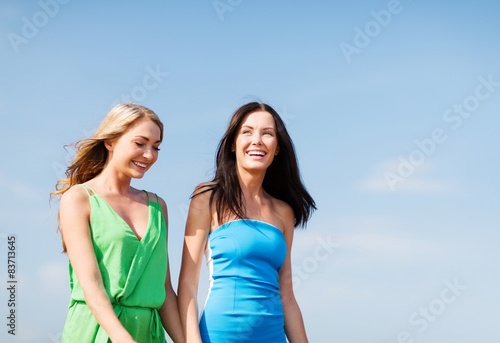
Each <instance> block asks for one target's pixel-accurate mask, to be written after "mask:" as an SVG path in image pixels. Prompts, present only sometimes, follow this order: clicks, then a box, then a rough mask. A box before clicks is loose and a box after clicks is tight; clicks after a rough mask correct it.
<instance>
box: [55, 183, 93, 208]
mask: <svg viewBox="0 0 500 343" xmlns="http://www.w3.org/2000/svg"><path fill="white" fill-rule="evenodd" d="M88 199H89V195H88V193H87V191H86V190H85V189H84V188H83V187H81V186H76V187H71V188H70V189H68V190H67V191H66V192H64V194H63V196H62V197H61V206H62V207H68V206H85V205H88V204H89V200H88Z"/></svg>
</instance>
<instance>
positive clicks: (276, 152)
mask: <svg viewBox="0 0 500 343" xmlns="http://www.w3.org/2000/svg"><path fill="white" fill-rule="evenodd" d="M279 152H280V146H279V145H278V146H277V147H276V151H275V152H274V156H278V153H279Z"/></svg>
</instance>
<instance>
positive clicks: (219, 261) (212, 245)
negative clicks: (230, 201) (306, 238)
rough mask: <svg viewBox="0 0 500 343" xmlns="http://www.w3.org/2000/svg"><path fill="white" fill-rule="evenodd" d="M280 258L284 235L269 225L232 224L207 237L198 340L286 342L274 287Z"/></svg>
mask: <svg viewBox="0 0 500 343" xmlns="http://www.w3.org/2000/svg"><path fill="white" fill-rule="evenodd" d="M285 256H286V241H285V237H284V235H283V233H282V232H281V230H280V229H278V228H277V227H275V226H273V225H271V224H267V223H264V222H261V221H256V220H248V219H244V220H235V221H231V222H228V223H226V224H224V225H222V226H220V227H219V228H217V229H216V230H214V231H213V232H211V233H210V235H209V240H208V244H207V251H206V257H207V261H208V262H207V264H208V268H209V273H210V280H209V281H210V288H209V291H208V292H209V293H208V296H207V301H206V304H205V308H204V310H203V313H202V316H201V318H200V323H199V327H200V334H201V338H202V341H203V342H205V343H206V342H211V343H222V342H283V343H285V342H286V337H285V330H284V315H283V307H282V305H281V298H280V291H279V284H278V271H279V270H280V269H281V266H282V265H283V262H284V260H285Z"/></svg>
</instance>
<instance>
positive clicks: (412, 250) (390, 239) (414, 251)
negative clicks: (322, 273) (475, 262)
mask: <svg viewBox="0 0 500 343" xmlns="http://www.w3.org/2000/svg"><path fill="white" fill-rule="evenodd" d="M336 240H337V241H338V242H339V244H340V247H341V248H343V249H356V250H362V251H365V252H368V253H371V254H373V255H377V256H380V257H391V258H397V259H410V258H419V257H421V256H429V255H436V254H440V253H442V252H443V249H444V248H443V247H442V246H439V245H437V244H435V243H432V242H428V241H424V240H420V239H415V238H404V237H395V236H389V235H382V234H372V233H362V234H355V235H349V236H344V237H338V238H337V239H336Z"/></svg>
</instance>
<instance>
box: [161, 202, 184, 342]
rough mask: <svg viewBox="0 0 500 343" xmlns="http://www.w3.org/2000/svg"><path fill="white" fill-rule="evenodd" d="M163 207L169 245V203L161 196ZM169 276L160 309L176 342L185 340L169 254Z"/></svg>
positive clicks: (167, 328)
mask: <svg viewBox="0 0 500 343" xmlns="http://www.w3.org/2000/svg"><path fill="white" fill-rule="evenodd" d="M160 204H161V209H162V212H163V217H164V218H165V226H166V228H167V246H168V214H167V205H166V204H165V201H163V199H161V198H160ZM167 261H168V265H167V276H166V278H165V293H166V295H165V301H164V302H163V305H162V306H161V308H160V310H159V314H160V318H161V321H162V324H163V327H164V328H165V330H166V331H167V333H168V335H169V336H170V338H172V340H173V341H174V342H176V343H178V342H185V340H184V335H183V333H182V327H181V322H180V318H179V309H178V307H177V295H176V294H175V292H174V290H173V288H172V281H171V279H170V259H168V254H167Z"/></svg>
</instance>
